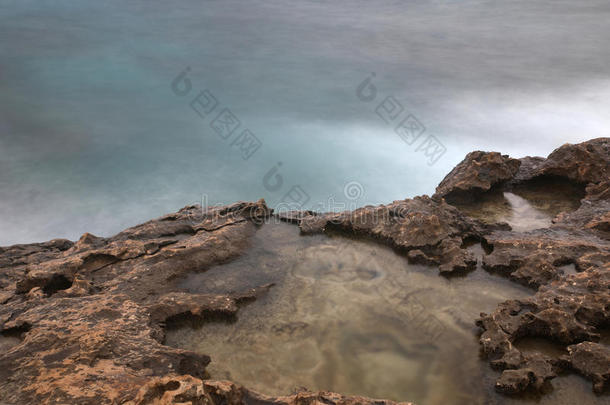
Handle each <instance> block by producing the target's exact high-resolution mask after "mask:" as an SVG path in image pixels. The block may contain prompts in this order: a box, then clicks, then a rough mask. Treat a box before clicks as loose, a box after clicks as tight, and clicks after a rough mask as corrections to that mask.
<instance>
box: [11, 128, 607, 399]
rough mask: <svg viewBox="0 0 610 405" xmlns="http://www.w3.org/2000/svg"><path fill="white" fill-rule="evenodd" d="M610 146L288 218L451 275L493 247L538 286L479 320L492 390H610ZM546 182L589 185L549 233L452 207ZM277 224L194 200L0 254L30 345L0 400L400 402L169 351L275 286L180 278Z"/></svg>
mask: <svg viewBox="0 0 610 405" xmlns="http://www.w3.org/2000/svg"><path fill="white" fill-rule="evenodd" d="M608 144H609V139H608V138H599V139H594V140H591V141H588V142H584V143H582V144H578V145H564V146H562V147H560V148H559V149H557V150H556V151H554V152H553V153H551V154H550V155H549V157H548V158H546V159H544V158H524V159H521V160H516V159H512V158H510V157H508V156H505V155H501V154H499V153H493V152H491V153H487V152H473V153H472V154H469V155H468V156H467V158H466V159H465V160H464V161H463V162H462V163H460V164H459V165H458V166H457V167H456V168H455V169H454V170H453V171H452V172H451V173H450V174H449V175H448V176H447V177H446V178H445V179H444V180H443V182H442V183H441V184H440V185H439V188H438V189H437V193H436V194H435V197H434V198H433V199H432V198H429V197H427V196H421V197H415V198H413V199H407V200H401V201H395V202H393V203H391V204H388V205H380V206H376V207H372V206H367V207H363V208H360V209H357V210H355V211H353V212H343V213H314V212H311V211H295V212H290V213H280V214H278V217H279V218H280V219H281V220H284V221H287V222H290V223H295V224H298V226H299V227H300V229H301V231H302V233H304V234H306V233H333V232H340V233H343V234H349V235H353V236H362V237H367V238H370V239H373V240H376V241H378V242H380V243H385V244H388V245H390V246H392V247H394V248H395V249H396V250H397V251H398V253H401V254H405V255H406V256H407V258H408V259H409V260H410V261H412V262H418V263H424V264H427V265H431V266H437V267H438V268H439V269H440V271H441V272H442V273H450V272H455V271H461V270H467V269H470V268H472V267H473V266H474V265H475V263H476V262H475V259H474V257H473V255H472V253H470V252H469V251H468V250H466V249H463V247H464V245H465V243H466V242H467V241H470V240H476V241H480V242H482V244H483V245H484V246H485V247H486V248H488V250H489V251H491V252H490V253H489V254H487V255H486V256H484V259H483V264H484V267H485V268H486V269H487V270H488V271H493V272H498V273H500V274H502V275H504V276H506V277H508V278H510V279H513V280H515V281H516V282H520V283H523V284H525V285H528V286H529V287H531V288H533V289H535V290H536V291H537V292H536V294H535V295H534V296H532V297H531V298H529V299H525V300H510V301H506V302H503V303H501V304H499V305H498V307H497V308H496V309H495V310H494V311H493V312H492V313H491V314H481V317H480V319H478V320H477V324H478V325H479V327H480V328H481V331H482V334H481V336H480V343H481V347H482V349H483V352H484V353H485V354H486V355H487V356H488V358H489V361H490V365H491V366H492V367H493V368H494V369H496V370H499V371H501V372H502V374H501V376H500V377H499V378H498V380H497V382H496V389H497V390H498V391H500V392H503V393H518V392H521V391H524V390H540V389H541V387H542V386H543V385H544V384H545V383H546V382H547V381H549V380H552V378H554V377H555V376H556V375H557V373H558V372H560V371H568V372H576V373H579V374H581V375H583V376H584V377H586V378H588V379H590V380H591V381H592V383H593V389H594V390H595V392H604V391H607V390H608V387H609V385H610V383H609V381H610V356H609V355H608V348H607V347H605V346H604V345H601V344H599V343H598V341H599V339H600V333H601V332H602V331H604V330H607V329H608V328H610V246H609V243H610V238H609V207H610V183H609V181H608V170H609V167H610V157H609V154H608ZM546 177H553V178H563V179H566V180H569V181H572V182H577V183H579V184H582V185H583V187H584V186H585V185H586V196H585V198H584V199H583V200H582V201H581V205H580V207H579V208H578V209H576V210H575V211H573V212H563V213H561V214H559V215H558V216H557V217H556V218H555V219H554V221H553V224H552V225H551V226H549V227H548V228H545V229H537V230H535V231H530V232H514V231H511V230H510V227H509V226H507V224H505V223H504V224H484V223H482V222H480V221H478V220H475V219H473V218H470V217H468V216H467V215H466V214H464V213H463V212H462V211H460V210H459V209H458V208H456V207H454V206H452V205H451V204H450V202H451V200H452V199H453V198H457V197H459V196H463V195H464V193H466V194H468V193H471V194H473V195H475V196H476V195H481V194H484V193H486V192H491V191H493V190H494V189H495V190H496V191H497V190H500V191H501V190H503V189H504V188H505V187H506V188H509V187H513V186H515V185H519V184H521V183H525V182H528V181H531V180H532V179H542V184H543V183H544V179H545V178H546ZM271 215H272V211H271V210H270V209H269V208H268V207H267V206H266V204H265V202H264V201H263V200H260V201H258V202H256V203H247V202H240V203H235V204H232V205H229V206H225V207H219V208H215V209H212V210H208V211H206V212H204V211H202V209H201V207H198V206H189V207H185V208H183V209H182V210H180V211H179V212H177V213H173V214H169V215H166V216H164V217H161V218H159V219H156V220H153V221H149V222H147V223H145V224H142V225H138V226H136V227H133V228H129V229H127V230H125V231H123V232H121V233H119V234H117V235H115V236H113V237H110V238H101V237H97V236H94V235H91V234H85V235H83V236H82V237H81V238H80V240H78V241H76V242H71V241H68V240H63V239H56V240H52V241H49V242H45V243H34V244H31V245H15V246H9V247H2V248H0V305H1V306H0V332H1V333H2V334H3V335H7V336H18V337H19V338H20V340H19V343H16V344H15V345H13V346H12V347H9V348H8V349H7V350H6V351H5V352H2V353H0V402H1V403H8V404H13V403H15V404H21V403H40V404H45V403H80V404H110V403H129V404H145V403H157V404H174V403H176V404H177V403H185V402H186V403H189V402H191V403H209V404H221V403H222V404H226V403H231V404H245V403H253V402H254V403H269V404H311V403H327V404H346V405H348V404H356V403H358V404H367V403H371V404H372V403H390V402H386V401H380V400H371V399H366V398H361V397H347V396H343V395H341V394H334V393H328V392H318V393H312V392H300V393H296V394H294V395H291V396H286V397H279V398H270V397H265V396H263V395H261V394H258V393H255V392H252V391H250V390H248V389H247V387H241V386H239V385H236V384H234V383H232V382H227V381H210V380H207V378H208V375H207V372H206V366H207V364H208V362H209V361H210V359H209V357H208V356H206V355H203V354H197V353H193V352H189V351H186V350H181V349H176V348H172V347H168V346H165V345H164V344H163V340H164V336H165V327H166V325H168V324H171V323H173V322H176V321H184V320H187V321H192V322H206V321H207V320H209V319H212V318H218V317H223V318H231V317H235V316H236V313H237V311H238V309H239V306H240V305H241V304H242V303H244V302H247V301H248V300H253V299H256V297H257V296H258V295H259V294H261V293H263V292H264V291H265V290H266V289H267V288H269V287H270V286H269V285H261V286H259V287H258V288H254V289H252V290H249V291H239V292H232V293H227V294H224V295H222V294H221V295H202V294H191V293H188V292H185V291H184V290H180V289H179V288H178V287H176V285H177V283H176V282H175V281H176V280H178V279H180V278H181V277H183V276H185V275H187V274H189V273H192V272H200V271H205V270H206V269H208V268H210V267H211V266H214V265H218V264H222V263H226V262H228V261H230V260H232V259H234V258H236V257H238V256H239V255H240V254H242V253H243V252H244V251H245V249H247V248H248V247H249V244H250V237H251V236H252V235H253V234H254V233H255V231H256V228H257V226H260V224H262V223H263V222H264V221H265V220H267V219H268V218H269V217H270V216H271ZM565 265H573V266H574V268H575V274H568V273H565V272H564V271H563V270H562V266H565ZM474 321H475V320H473V322H474ZM524 337H541V338H544V339H548V340H549V341H554V342H558V343H560V344H562V345H566V346H567V353H568V354H567V355H565V356H563V357H561V358H552V357H549V356H547V355H544V354H542V353H538V352H533V353H522V352H521V351H520V350H519V349H517V347H516V346H515V342H517V341H518V340H519V339H521V338H524ZM482 389H483V388H482Z"/></svg>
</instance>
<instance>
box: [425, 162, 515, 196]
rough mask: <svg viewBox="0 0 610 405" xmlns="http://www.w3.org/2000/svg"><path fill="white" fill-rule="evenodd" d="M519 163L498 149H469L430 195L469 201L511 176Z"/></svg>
mask: <svg viewBox="0 0 610 405" xmlns="http://www.w3.org/2000/svg"><path fill="white" fill-rule="evenodd" d="M520 165H521V162H520V161H519V160H517V159H513V158H511V157H509V156H508V155H502V154H500V153H498V152H481V151H476V152H470V153H469V154H468V155H466V157H465V158H464V160H462V161H461V162H460V163H459V164H458V165H457V166H456V167H455V168H454V169H453V170H452V171H451V172H449V174H448V175H447V176H445V178H444V179H443V180H442V181H441V183H440V184H439V185H438V187H437V188H436V193H434V196H433V198H434V199H436V200H439V199H441V198H445V199H446V200H447V201H448V202H455V201H464V200H465V201H470V200H473V199H474V198H476V196H477V195H480V193H482V192H485V191H489V190H490V189H491V188H492V187H493V186H495V185H497V184H501V183H503V182H506V181H508V180H510V179H512V178H513V177H514V176H515V174H516V173H517V171H518V170H519V166H520Z"/></svg>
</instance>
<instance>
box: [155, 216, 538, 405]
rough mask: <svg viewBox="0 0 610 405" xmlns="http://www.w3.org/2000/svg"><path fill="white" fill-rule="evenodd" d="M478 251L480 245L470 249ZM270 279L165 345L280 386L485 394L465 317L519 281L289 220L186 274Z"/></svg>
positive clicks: (201, 279)
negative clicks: (444, 273)
mask: <svg viewBox="0 0 610 405" xmlns="http://www.w3.org/2000/svg"><path fill="white" fill-rule="evenodd" d="M479 251H480V249H479ZM269 282H273V283H275V284H276V285H275V286H274V287H273V288H272V289H271V290H270V291H269V293H268V294H267V295H266V296H264V297H262V298H260V299H259V300H257V301H255V302H254V303H252V304H250V305H248V306H246V307H244V308H242V309H241V310H240V312H239V314H238V319H237V321H236V322H235V323H222V322H215V323H208V324H205V325H203V326H202V327H200V328H198V329H191V328H190V327H186V326H184V327H182V328H178V329H174V330H170V331H168V335H167V338H166V343H167V344H169V345H172V346H179V347H183V348H188V349H191V350H195V351H198V352H202V353H206V354H209V355H210V356H211V357H212V363H211V364H210V366H209V371H210V373H211V377H212V378H218V379H231V380H234V381H237V382H240V383H243V384H245V385H246V386H248V387H251V388H253V389H256V390H258V391H260V392H263V393H266V394H271V395H280V394H287V393H289V392H291V391H292V390H294V389H295V388H297V387H307V388H309V389H328V390H333V391H338V392H342V393H349V394H360V395H366V396H370V397H375V398H391V399H395V400H411V401H415V402H417V403H418V404H421V405H425V404H447V403H451V404H476V403H481V404H483V403H488V400H489V397H490V396H491V397H495V393H493V392H490V388H491V387H493V383H491V382H490V383H489V384H488V385H487V386H483V385H482V384H481V379H482V378H483V377H484V376H485V375H486V374H487V373H489V372H490V371H489V370H488V366H487V364H486V363H485V362H484V361H482V360H481V359H480V358H479V356H478V353H479V347H478V343H477V337H476V327H475V326H474V319H475V318H476V317H477V316H478V314H479V313H480V312H481V311H488V312H489V311H491V310H493V309H494V307H495V306H496V304H497V303H498V302H500V301H503V300H505V299H508V298H520V297H526V296H527V295H529V292H528V291H526V290H524V289H523V288H522V287H520V286H517V285H515V284H512V283H510V282H508V281H506V280H503V279H501V278H498V277H496V276H493V275H490V274H488V273H486V272H484V271H483V270H481V269H480V268H479V269H477V270H476V271H474V272H472V273H470V274H469V275H468V276H467V277H463V278H452V279H446V278H443V277H441V276H439V275H438V271H437V269H435V268H432V267H424V266H414V265H410V264H408V263H407V261H406V259H404V258H403V257H400V256H398V255H397V254H395V253H394V252H393V251H392V250H391V249H389V248H385V247H383V246H379V245H376V244H371V243H365V242H359V241H353V240H348V239H344V238H340V237H335V238H328V237H325V236H313V237H302V236H299V235H298V229H297V228H296V227H294V226H291V225H285V224H279V225H278V224H276V225H265V226H264V227H263V228H262V229H260V230H259V231H258V233H257V235H256V237H255V240H254V243H253V246H252V248H251V250H250V251H249V252H248V253H247V254H245V255H244V256H243V257H242V258H240V259H238V260H236V261H234V262H231V263H229V264H226V265H222V266H217V267H214V268H211V269H210V270H208V271H207V272H204V273H200V274H194V275H191V276H190V277H188V278H187V279H185V280H183V281H182V282H181V286H182V287H184V288H186V289H188V290H190V291H197V292H206V293H222V292H227V291H240V290H244V289H247V288H251V287H254V286H256V285H260V284H263V283H269Z"/></svg>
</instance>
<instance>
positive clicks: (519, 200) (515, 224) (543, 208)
mask: <svg viewBox="0 0 610 405" xmlns="http://www.w3.org/2000/svg"><path fill="white" fill-rule="evenodd" d="M582 197H583V191H582V188H581V187H579V186H576V185H573V184H566V183H565V182H558V181H553V180H546V183H543V181H536V182H530V183H529V184H526V185H523V186H519V187H516V188H514V189H511V191H505V192H501V191H499V190H493V191H490V192H488V193H486V194H484V195H482V196H481V197H480V198H478V199H477V201H476V202H474V203H456V204H455V205H456V206H457V207H458V208H460V210H462V211H463V212H464V213H466V214H467V215H470V216H472V217H474V218H478V219H480V220H483V221H484V222H487V223H493V222H506V223H508V224H509V225H510V226H511V228H512V229H513V230H514V231H518V232H524V231H530V230H533V229H540V228H546V227H548V226H550V225H551V223H552V220H553V218H555V216H557V215H558V214H559V213H561V212H564V211H568V212H569V211H574V210H576V209H577V208H578V207H579V205H580V199H581V198H582Z"/></svg>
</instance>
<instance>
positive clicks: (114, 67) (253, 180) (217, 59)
mask: <svg viewBox="0 0 610 405" xmlns="http://www.w3.org/2000/svg"><path fill="white" fill-rule="evenodd" d="M608 43H610V3H608V2H607V1H601V0H591V1H585V2H576V1H564V0H554V1H550V0H539V1H524V0H515V1H510V2H500V1H483V0H480V1H476V0H463V1H441V0H438V1H420V0H416V1H388V0H384V1H377V2H366V1H363V0H358V1H356V0H354V1H334V2H325V1H299V2H287V1H280V0H270V1H257V0H250V1H244V0H223V1H202V0H199V1H194V0H186V1H181V2H178V3H173V2H166V1H156V0H152V1H143V0H142V1H141V0H134V1H129V2H119V1H114V0H110V1H105V2H93V1H83V0H81V1H73V0H71V1H40V0H38V1H6V0H0V245H6V244H12V243H21V242H33V241H40V240H46V239H50V238H55V237H66V238H70V239H75V238H78V236H79V235H80V234H82V233H83V232H86V231H88V232H92V233H95V234H98V235H102V236H105V235H110V234H112V233H115V232H118V231H120V230H121V229H123V228H125V227H127V226H130V225H134V224H137V223H139V222H142V221H145V220H147V219H150V218H152V217H155V216H159V215H162V214H164V213H166V212H170V211H173V210H176V209H179V208H180V207H182V206H184V205H188V204H193V203H199V202H201V199H202V195H206V201H207V202H208V203H209V204H217V203H229V202H233V201H236V200H255V199H258V198H261V197H263V198H265V199H266V200H267V202H268V203H269V204H270V205H271V206H274V205H277V204H278V203H279V202H281V201H282V200H283V199H284V196H285V195H286V193H288V192H289V191H290V190H291V188H292V187H293V186H299V187H300V188H301V190H303V191H304V192H305V193H306V195H307V197H308V198H307V202H306V204H305V207H304V208H315V207H316V206H328V205H329V200H332V201H335V202H338V203H345V204H347V208H350V207H352V206H355V205H365V204H369V203H371V204H375V203H385V202H390V201H392V200H395V199H402V198H406V197H412V196H415V195H418V194H424V193H426V194H432V193H433V192H434V188H435V186H436V185H437V184H438V182H439V181H440V180H441V179H442V178H443V176H444V175H445V174H446V173H447V172H448V171H449V170H450V169H451V168H452V167H453V166H454V165H455V164H456V163H458V162H459V161H460V160H461V159H462V158H463V157H464V155H465V154H466V153H467V152H469V151H471V150H476V149H481V150H498V151H502V152H504V153H509V154H511V155H513V156H516V157H520V156H525V155H546V154H548V153H549V152H551V151H552V150H553V149H554V148H555V147H557V146H559V145H561V144H563V143H565V142H579V141H584V140H586V139H590V138H593V137H599V136H608V133H609V130H608V128H610V126H609V125H608V124H610V117H609V116H608V114H607V107H608V106H609V105H610V74H609V73H608V69H607V66H608V62H609V61H610V47H609V46H608ZM187 66H189V67H190V68H191V71H190V73H189V76H188V77H189V79H190V80H191V83H192V90H191V92H190V94H189V95H187V96H183V97H180V96H177V95H176V94H174V92H173V91H172V87H171V83H172V81H173V80H174V78H175V77H176V76H177V75H178V74H179V73H180V72H182V71H183V70H184V69H185V68H186V67H187ZM371 73H375V76H374V78H373V83H374V86H375V88H376V89H377V97H376V99H375V100H374V101H371V102H363V101H361V99H359V98H358V97H357V94H356V93H357V87H358V85H359V84H360V83H362V82H363V80H365V79H366V78H367V77H370V76H371ZM205 89H207V90H209V91H210V93H211V94H213V95H214V97H215V98H216V99H217V100H218V102H219V107H218V109H217V110H215V111H214V113H213V114H211V115H210V117H207V119H202V118H201V117H200V116H198V115H197V114H196V113H195V112H194V111H193V110H192V109H191V107H190V106H189V102H190V101H191V100H192V99H193V98H194V97H195V96H196V95H197V94H198V93H199V92H200V91H203V90H205ZM389 96H392V97H394V98H395V100H396V101H398V102H399V103H400V104H401V105H402V107H403V108H404V111H403V112H402V115H400V117H399V118H397V119H396V120H395V121H392V122H391V123H386V122H384V121H383V119H382V118H380V116H379V115H378V114H377V113H376V111H375V110H376V107H377V106H378V105H379V103H380V102H381V101H383V100H384V99H385V98H386V97H389ZM221 108H229V109H230V110H231V111H232V113H233V114H234V115H235V116H236V117H237V118H238V119H239V120H240V122H241V126H240V128H239V130H238V131H237V132H239V131H241V130H242V129H244V128H248V129H249V130H251V131H252V133H253V134H255V135H256V137H257V138H258V139H259V140H260V141H261V143H262V146H261V147H260V149H258V150H257V151H256V153H255V154H254V155H252V156H251V157H250V158H249V159H247V160H244V159H243V157H242V155H241V153H240V151H239V149H238V148H237V147H236V146H235V145H233V146H232V145H231V142H232V141H233V138H229V139H227V140H225V139H222V138H221V137H220V136H218V134H217V133H216V132H215V131H214V130H213V129H212V128H211V127H210V122H211V121H212V120H213V119H214V117H215V115H216V113H217V112H219V111H220V109H221ZM408 114H412V115H413V116H415V117H416V118H417V120H418V121H419V122H421V124H423V125H424V126H425V128H426V132H425V133H424V135H422V137H421V139H420V140H423V139H424V138H425V137H426V136H428V135H429V134H432V135H434V136H435V137H436V138H437V139H438V140H439V141H440V142H441V143H442V144H443V146H444V148H445V149H446V152H445V153H444V154H443V155H442V156H441V157H440V159H439V160H438V161H437V162H436V163H435V164H434V165H429V164H428V158H427V157H426V156H425V154H424V153H422V151H421V150H420V151H416V149H417V144H418V143H419V141H418V142H416V143H415V144H413V145H408V144H407V143H405V142H404V141H403V140H402V139H401V138H400V137H399V136H398V135H397V134H396V133H395V132H394V128H395V126H396V124H397V123H398V122H399V121H400V120H401V119H402V118H403V117H404V116H406V115H408ZM234 136H237V134H235V135H234ZM279 162H281V165H278V163H279ZM274 167H276V168H277V169H278V170H277V171H276V172H274V175H273V176H271V178H272V179H277V178H276V177H275V174H277V175H279V176H281V179H282V184H281V186H277V182H276V183H274V185H275V186H274V187H269V184H268V182H267V183H266V184H267V186H265V184H264V179H265V175H268V174H269V173H270V170H272V169H273V168H274ZM268 178H269V177H268ZM354 182H355V183H357V184H358V185H359V189H358V190H359V192H358V194H357V196H356V197H354V196H351V197H350V196H346V195H345V193H344V188H345V186H346V185H347V184H354Z"/></svg>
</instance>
